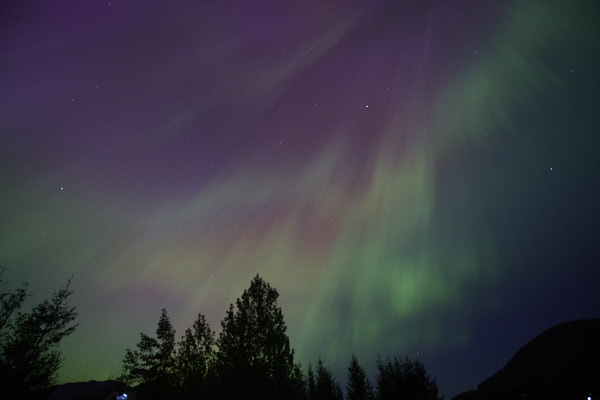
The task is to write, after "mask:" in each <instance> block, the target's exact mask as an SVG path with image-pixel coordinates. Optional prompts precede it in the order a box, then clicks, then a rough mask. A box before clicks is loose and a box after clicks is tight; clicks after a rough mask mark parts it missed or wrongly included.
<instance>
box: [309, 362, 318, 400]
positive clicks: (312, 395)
mask: <svg viewBox="0 0 600 400" xmlns="http://www.w3.org/2000/svg"><path fill="white" fill-rule="evenodd" d="M306 392H307V398H308V400H316V398H317V385H316V384H315V374H314V373H313V370H312V366H311V365H310V364H308V377H307V378H306Z"/></svg>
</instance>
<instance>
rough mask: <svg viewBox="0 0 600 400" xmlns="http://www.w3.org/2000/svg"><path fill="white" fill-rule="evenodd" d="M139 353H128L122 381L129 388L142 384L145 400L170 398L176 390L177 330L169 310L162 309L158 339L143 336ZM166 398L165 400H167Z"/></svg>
mask: <svg viewBox="0 0 600 400" xmlns="http://www.w3.org/2000/svg"><path fill="white" fill-rule="evenodd" d="M140 336H141V339H140V342H139V343H138V344H137V350H133V351H132V350H131V349H127V350H126V353H125V358H124V359H123V374H122V375H121V377H120V378H119V380H121V381H123V382H126V383H128V384H130V385H134V384H136V383H143V384H144V385H143V387H142V389H141V390H140V391H141V392H143V393H144V395H145V396H144V397H146V398H168V397H169V396H172V390H173V389H174V388H175V386H176V385H175V381H174V372H175V329H173V326H172V325H171V322H170V321H169V317H168V316H167V310H165V309H164V308H163V309H162V312H161V316H160V319H159V321H158V327H157V328H156V339H155V338H152V337H150V336H147V335H146V334H144V333H140ZM165 396H166V397H165Z"/></svg>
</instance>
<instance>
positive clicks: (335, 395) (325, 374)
mask: <svg viewBox="0 0 600 400" xmlns="http://www.w3.org/2000/svg"><path fill="white" fill-rule="evenodd" d="M343 398H344V397H343V395H342V390H341V389H340V385H339V384H338V383H337V382H336V380H335V378H334V377H333V373H332V372H331V370H329V368H327V367H326V366H325V365H323V361H322V360H321V359H320V358H319V361H318V362H317V378H316V384H315V400H343Z"/></svg>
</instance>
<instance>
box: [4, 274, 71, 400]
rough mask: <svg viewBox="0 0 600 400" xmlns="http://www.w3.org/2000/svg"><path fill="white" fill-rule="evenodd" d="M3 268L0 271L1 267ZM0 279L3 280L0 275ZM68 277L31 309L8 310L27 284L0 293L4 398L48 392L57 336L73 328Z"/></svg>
mask: <svg viewBox="0 0 600 400" xmlns="http://www.w3.org/2000/svg"><path fill="white" fill-rule="evenodd" d="M2 272H3V271H2ZM0 276H1V273H0ZM0 282H2V283H4V282H3V281H2V280H1V279H0ZM70 284H71V280H70V279H69V280H67V284H66V286H65V287H64V288H61V289H59V290H57V291H56V292H54V293H53V295H52V298H51V299H50V300H47V299H45V300H43V301H42V302H41V303H39V304H38V305H37V306H35V307H34V308H33V309H32V310H31V312H29V313H22V312H19V313H18V314H17V315H16V317H15V318H14V321H12V320H11V316H12V314H13V313H14V312H15V311H16V310H17V309H19V308H20V307H21V304H22V302H23V300H24V298H25V296H26V294H27V287H26V285H24V286H23V287H22V288H20V289H17V290H15V291H12V292H5V293H2V295H1V299H2V303H1V306H2V309H1V312H0V316H1V320H0V355H1V358H0V391H1V393H2V397H3V398H6V399H16V398H27V399H37V398H45V397H47V396H48V394H49V391H50V388H51V386H52V384H53V383H54V381H55V379H56V372H57V371H58V368H59V367H60V363H61V353H60V351H59V349H58V346H59V344H60V342H61V340H62V339H63V338H64V337H66V336H68V335H70V334H71V333H73V332H74V331H75V329H76V328H77V324H74V320H75V318H76V317H77V312H76V311H75V307H71V306H69V304H68V301H69V297H71V295H72V294H73V292H72V291H70V290H69V286H70Z"/></svg>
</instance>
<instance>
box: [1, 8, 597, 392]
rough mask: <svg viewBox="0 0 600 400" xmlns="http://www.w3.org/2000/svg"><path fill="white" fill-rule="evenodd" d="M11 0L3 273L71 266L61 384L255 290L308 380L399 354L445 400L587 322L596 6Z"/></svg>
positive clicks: (4, 68) (61, 275)
mask: <svg viewBox="0 0 600 400" xmlns="http://www.w3.org/2000/svg"><path fill="white" fill-rule="evenodd" d="M12 3H14V4H3V5H2V6H0V13H1V14H0V18H1V23H0V93H2V95H1V96H0V101H1V103H0V104H1V105H0V179H1V180H0V182H1V183H2V192H1V194H0V263H1V264H8V270H7V272H6V277H5V278H6V279H8V280H9V281H10V282H12V283H15V284H17V283H19V282H21V281H27V282H29V284H30V289H31V292H32V293H33V294H34V297H33V299H32V301H35V300H39V299H40V298H41V297H43V296H45V295H47V294H49V293H50V292H51V291H52V290H54V289H56V288H57V287H58V286H60V285H61V284H63V283H64V282H65V279H66V278H68V277H70V276H71V274H74V279H73V285H72V287H73V289H74V292H75V294H74V296H73V303H74V305H76V306H77V308H78V311H79V318H78V322H79V323H80V326H79V328H78V330H77V331H76V333H75V334H73V335H72V336H71V337H69V338H68V339H67V340H65V342H64V343H63V344H62V349H63V353H64V357H65V361H64V366H63V368H62V369H61V371H60V379H59V380H60V381H61V382H68V381H78V380H89V379H97V380H104V379H108V378H109V376H112V377H114V376H116V375H118V373H119V371H120V366H121V360H122V358H123V355H124V354H125V349H126V348H128V347H133V346H135V343H137V341H138V339H139V332H142V331H143V332H146V333H152V332H154V330H155V327H156V322H157V321H158V318H159V316H160V309H161V308H162V307H164V308H166V309H167V310H168V313H169V316H170V318H171V321H172V323H173V324H174V326H175V328H176V329H177V337H180V336H181V335H182V334H183V331H184V330H185V328H187V327H189V326H191V324H192V323H193V321H194V319H195V317H196V315H197V314H198V313H202V314H204V315H206V317H207V320H208V321H209V323H210V324H211V327H212V328H213V329H214V330H216V331H219V329H220V321H221V319H222V318H223V317H224V315H225V310H226V309H227V307H228V306H229V304H230V303H232V302H234V301H235V299H236V298H237V297H239V296H240V295H241V293H242V291H243V290H244V289H245V288H246V287H247V286H248V285H249V283H250V280H251V278H252V277H253V276H254V275H255V274H256V273H259V274H260V275H261V276H262V277H263V278H264V279H265V280H266V281H268V282H269V283H270V284H271V285H272V286H273V287H275V288H276V289H277V290H278V291H279V293H280V298H279V304H280V305H281V306H282V308H283V312H284V317H285V319H286V322H287V324H288V334H289V336H290V340H291V345H292V347H293V348H294V349H295V351H296V356H297V358H298V360H299V361H300V362H302V363H303V365H304V366H306V365H307V364H308V362H309V361H311V362H313V363H314V362H315V361H316V359H317V358H318V357H319V355H320V356H322V357H323V360H324V361H325V363H326V364H327V365H329V366H331V367H332V368H333V369H334V371H335V372H336V375H337V378H338V379H339V380H340V381H341V382H342V383H343V382H344V380H345V369H346V367H347V365H348V362H349V360H350V355H351V354H352V353H353V352H354V353H355V354H356V355H357V357H358V359H359V361H360V362H361V364H362V365H363V366H364V367H365V368H366V369H367V370H373V369H374V364H375V363H374V361H375V358H376V356H377V354H378V353H379V354H382V355H384V356H387V355H390V356H393V355H402V354H405V353H406V354H408V355H410V356H412V357H417V358H419V359H420V360H422V361H423V362H424V364H425V366H426V367H427V369H428V370H429V372H430V373H431V374H432V375H434V376H436V378H437V381H438V385H439V387H440V390H441V392H442V393H445V394H446V397H447V398H449V396H452V395H454V394H456V393H458V392H459V391H462V390H467V389H470V388H473V387H475V386H476V384H477V383H478V382H480V381H481V380H482V379H484V378H486V377H488V376H489V375H491V374H492V373H493V372H495V371H496V370H498V369H499V368H500V367H502V366H503V365H504V363H505V362H506V361H507V360H508V359H509V358H510V357H511V356H512V354H514V352H515V351H516V350H518V348H519V347H520V346H522V345H524V344H525V343H526V342H527V341H528V340H529V339H531V338H532V337H533V336H535V335H536V334H538V333H540V332H542V331H543V330H545V329H546V328H548V327H550V326H552V325H554V324H557V323H560V322H564V321H566V320H571V319H576V318H586V317H587V318H591V317H598V312H599V310H600V309H599V308H598V305H599V304H600V302H599V301H598V294H597V293H598V284H599V283H600V269H599V267H600V257H599V256H600V250H599V249H598V245H597V243H598V238H599V237H600V228H599V227H598V222H599V221H600V218H599V217H600V215H599V214H600V213H599V204H600V192H599V190H598V187H597V186H598V182H599V181H600V180H599V179H598V170H599V167H600V161H599V160H600V158H599V157H598V154H600V153H599V152H600V137H599V136H598V133H599V130H600V129H599V128H600V120H599V115H600V100H599V97H598V93H600V79H599V78H598V71H599V70H600V68H599V67H600V46H599V45H598V39H597V38H598V37H600V24H598V23H597V21H598V20H600V3H598V1H593V0H579V1H572V2H559V1H550V2H544V1H537V0H525V1H506V2H481V1H474V0H463V1H460V0H456V1H446V2H441V1H422V2H407V1H396V2H394V1H383V0H381V1H364V2H361V1H349V2H344V1H305V2H287V1H275V0H273V1H259V2H254V1H222V2H212V1H197V2H192V1H173V2H164V1H162V2H161V1H155V0H148V1H143V0H136V1H117V0H111V1H67V0H65V1H60V2H43V1H33V0H31V1H27V0H26V1H18V2H12ZM499 3H502V4H499Z"/></svg>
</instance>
